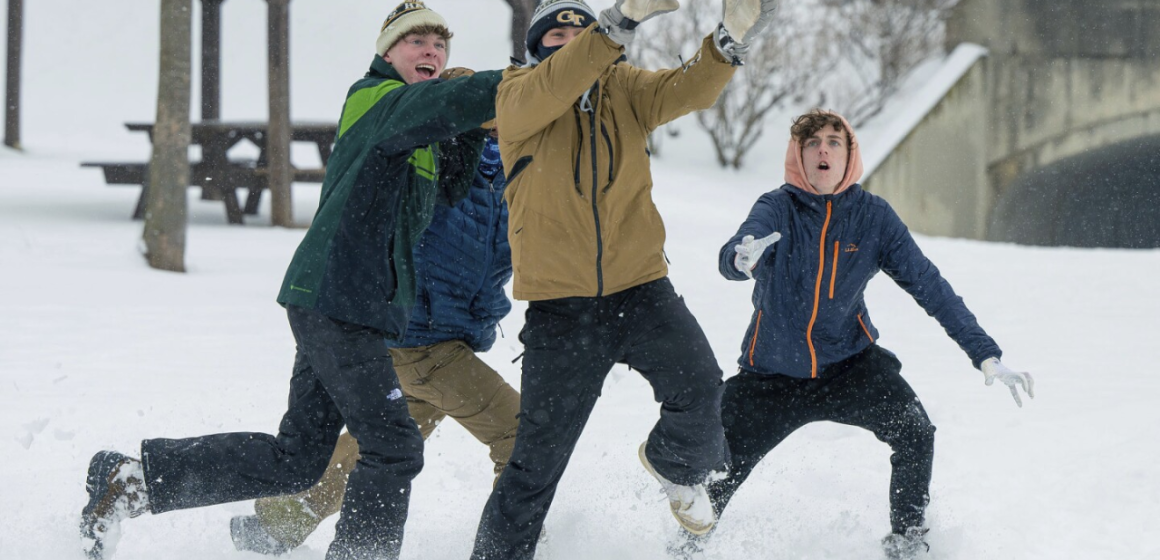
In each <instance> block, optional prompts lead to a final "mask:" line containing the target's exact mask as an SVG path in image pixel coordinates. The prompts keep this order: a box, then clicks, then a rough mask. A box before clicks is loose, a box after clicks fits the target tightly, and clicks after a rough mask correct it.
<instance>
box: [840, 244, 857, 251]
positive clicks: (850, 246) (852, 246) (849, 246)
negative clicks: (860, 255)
mask: <svg viewBox="0 0 1160 560" xmlns="http://www.w3.org/2000/svg"><path fill="white" fill-rule="evenodd" d="M842 252H843V253H857V252H858V246H857V245H855V244H853V243H847V244H846V248H845V249H842Z"/></svg>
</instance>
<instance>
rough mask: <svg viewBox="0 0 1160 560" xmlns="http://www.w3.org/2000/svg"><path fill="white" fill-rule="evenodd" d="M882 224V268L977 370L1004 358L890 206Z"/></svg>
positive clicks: (879, 263) (880, 258)
mask: <svg viewBox="0 0 1160 560" xmlns="http://www.w3.org/2000/svg"><path fill="white" fill-rule="evenodd" d="M881 220H882V221H881V231H882V232H883V236H882V246H883V249H882V252H881V254H880V255H879V262H878V266H879V268H881V269H882V271H883V272H885V273H886V274H887V275H889V276H890V277H891V278H892V279H894V282H895V283H896V284H898V286H899V287H900V288H902V289H903V290H906V293H908V294H910V296H911V297H913V298H914V301H915V302H917V303H918V305H919V306H921V307H922V308H923V310H925V311H926V313H927V315H930V316H931V317H934V318H935V320H937V321H938V322H939V324H940V325H942V327H943V330H945V331H946V333H947V335H948V336H950V337H951V339H952V340H954V341H955V343H957V344H958V345H959V348H962V349H963V352H966V354H967V356H969V357H970V359H971V363H972V364H974V366H975V367H976V368H978V367H979V365H980V364H981V363H982V362H983V360H986V359H987V358H990V357H996V358H998V357H1002V355H1003V352H1002V351H1001V350H1000V349H999V345H998V344H996V343H995V341H994V340H993V339H992V338H991V337H990V336H989V335H988V334H987V333H986V331H984V330H983V328H982V327H980V326H979V323H978V321H977V320H976V319H975V315H974V314H972V313H971V311H970V310H969V309H967V305H966V304H965V303H963V299H962V298H961V297H959V296H958V294H956V293H955V291H954V289H953V288H951V285H950V283H949V282H947V281H946V280H945V279H944V278H943V277H942V274H941V273H939V270H938V268H937V267H936V266H935V265H934V263H933V262H931V261H930V259H928V258H926V255H924V254H923V253H922V250H921V249H919V247H918V244H917V243H915V241H914V237H912V236H911V235H910V230H909V229H907V227H906V224H904V223H903V222H902V219H901V218H899V217H898V214H896V213H895V212H894V209H893V208H890V206H889V205H887V206H886V211H885V215H884V216H883V217H882V218H881Z"/></svg>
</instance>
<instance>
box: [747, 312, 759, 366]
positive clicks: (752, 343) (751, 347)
mask: <svg viewBox="0 0 1160 560" xmlns="http://www.w3.org/2000/svg"><path fill="white" fill-rule="evenodd" d="M759 332H761V310H760V309H759V310H758V311H757V325H756V326H755V327H753V340H751V341H749V365H753V350H754V349H755V348H757V333H759Z"/></svg>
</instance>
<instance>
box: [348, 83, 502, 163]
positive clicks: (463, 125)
mask: <svg viewBox="0 0 1160 560" xmlns="http://www.w3.org/2000/svg"><path fill="white" fill-rule="evenodd" d="M502 77H503V73H502V72H501V71H499V70H485V71H481V72H476V73H475V74H474V75H472V76H465V77H461V78H456V79H454V80H431V81H427V82H420V83H417V84H410V85H407V86H404V87H401V88H398V89H396V90H394V91H393V92H391V93H389V94H387V95H386V96H385V97H383V99H381V100H379V102H378V103H377V104H376V105H375V107H374V108H372V109H371V111H370V112H368V114H367V115H366V116H364V117H363V118H364V119H365V118H372V119H374V126H375V130H376V131H377V133H376V137H375V142H374V143H375V145H376V146H377V147H378V148H379V149H380V150H382V151H383V152H385V153H388V154H395V153H403V152H409V151H411V150H414V149H416V148H419V147H422V146H427V145H430V144H434V143H436V142H439V141H442V140H447V139H449V138H452V137H455V136H458V135H460V134H463V133H464V132H468V131H470V130H472V129H476V128H479V126H480V125H481V124H483V123H485V122H487V121H489V120H491V119H493V118H495V94H496V88H497V86H498V85H499V81H500V79H502Z"/></svg>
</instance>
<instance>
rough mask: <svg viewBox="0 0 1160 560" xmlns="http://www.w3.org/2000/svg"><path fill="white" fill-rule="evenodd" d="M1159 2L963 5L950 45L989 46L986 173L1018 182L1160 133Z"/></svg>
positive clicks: (976, 1)
mask: <svg viewBox="0 0 1160 560" xmlns="http://www.w3.org/2000/svg"><path fill="white" fill-rule="evenodd" d="M1157 29H1160V2H1157V1H1155V0H1100V1H1092V0H963V1H962V2H961V3H960V4H959V6H958V7H957V8H956V10H955V13H954V15H953V17H952V18H951V20H950V21H949V22H948V29H947V36H948V45H950V46H953V45H955V44H957V43H958V42H961V41H969V42H972V43H977V44H980V45H983V46H984V47H986V48H988V49H989V51H990V55H991V60H990V63H989V64H988V65H987V68H988V74H987V78H986V80H987V88H986V89H987V94H986V95H987V100H988V101H987V111H988V113H987V114H988V117H987V118H988V121H989V123H990V126H989V129H988V135H987V147H988V153H987V166H988V173H989V178H990V181H991V182H992V184H993V185H994V186H995V189H996V192H998V193H1002V192H1003V190H1004V189H1005V188H1006V187H1007V186H1008V185H1010V184H1011V183H1012V182H1013V181H1015V180H1016V179H1017V178H1018V177H1019V176H1020V175H1022V174H1024V173H1027V172H1029V171H1032V170H1034V169H1038V168H1040V167H1044V166H1047V165H1050V164H1052V163H1054V162H1056V161H1059V160H1061V159H1064V158H1067V157H1071V156H1074V155H1078V154H1081V153H1083V152H1084V151H1085V150H1087V149H1089V148H1094V147H1099V146H1105V145H1108V144H1112V143H1117V142H1121V141H1124V140H1128V139H1131V138H1135V137H1140V136H1150V135H1153V134H1157V133H1160V128H1157V127H1160V33H1158V32H1156V30H1157Z"/></svg>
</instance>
